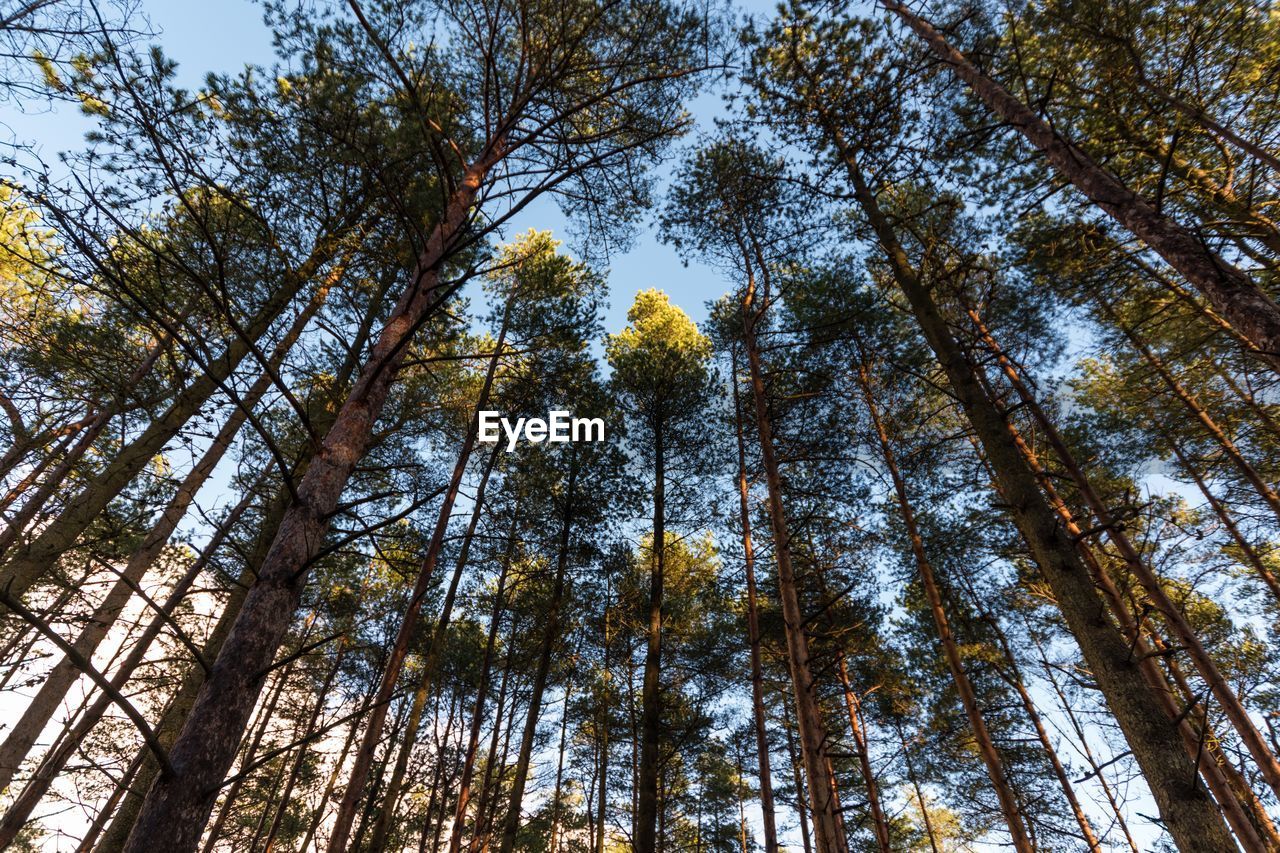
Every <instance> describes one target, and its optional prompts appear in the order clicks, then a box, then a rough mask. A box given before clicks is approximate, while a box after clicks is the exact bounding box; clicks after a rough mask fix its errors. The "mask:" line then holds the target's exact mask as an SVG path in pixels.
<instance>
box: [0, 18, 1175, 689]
mask: <svg viewBox="0 0 1280 853" xmlns="http://www.w3.org/2000/svg"><path fill="white" fill-rule="evenodd" d="M140 3H141V10H142V12H143V14H145V15H146V17H147V18H149V20H150V23H151V29H152V30H153V31H154V32H155V34H156V35H155V38H154V39H153V40H154V41H155V42H156V43H157V44H160V45H162V46H163V48H164V51H165V53H166V54H167V55H168V57H169V58H170V59H172V60H174V61H176V62H177V63H178V82H179V84H180V85H182V86H184V87H187V88H197V87H199V86H200V85H201V84H202V82H203V80H204V78H205V76H206V74H208V73H209V72H218V73H230V72H235V71H238V70H239V69H241V68H242V67H243V66H244V65H246V64H255V65H263V66H270V65H271V64H273V62H274V60H275V57H274V54H273V51H272V46H271V39H270V33H269V31H268V30H267V28H266V26H265V25H264V24H263V21H262V14H261V8H260V6H258V5H257V4H255V3H253V2H251V1H250V0H140ZM773 5H774V0H749V2H745V3H738V4H737V10H738V12H739V13H744V14H755V15H764V14H768V13H769V12H770V11H771V10H772V8H773ZM690 109H691V110H692V111H693V112H694V114H695V116H696V118H697V119H698V122H699V126H698V129H697V130H695V131H694V132H693V133H691V134H690V136H689V137H688V138H686V140H684V141H683V142H682V143H680V144H679V145H678V146H677V148H676V149H675V151H674V152H673V154H675V155H676V156H677V157H678V155H679V152H680V150H681V149H682V148H684V149H687V147H688V146H689V145H690V144H692V143H693V142H695V141H696V140H697V139H698V137H699V134H700V133H705V132H707V131H709V130H710V128H711V126H712V122H713V120H714V119H715V118H716V117H718V116H723V115H724V114H725V109H724V106H723V104H722V102H721V98H720V95H719V93H715V92H711V93H707V94H704V95H703V96H702V97H701V98H699V99H698V100H697V101H696V102H694V103H693V104H691V105H690ZM0 126H4V127H7V129H8V131H9V133H10V134H11V135H13V136H14V137H16V138H17V139H19V140H23V141H34V142H36V143H37V145H38V147H39V149H40V153H41V154H42V155H43V157H44V158H45V159H46V161H54V160H55V159H56V155H57V153H58V152H59V151H65V150H74V149H78V148H80V147H82V145H83V134H84V133H85V132H86V131H87V130H88V129H90V127H91V123H90V121H89V120H88V119H87V118H86V117H84V116H83V115H81V114H80V113H79V111H78V109H76V108H75V107H72V106H70V105H67V104H58V105H53V106H50V107H49V108H48V109H39V108H38V107H35V108H32V109H30V110H29V111H27V112H24V113H17V112H16V111H15V110H14V109H13V107H12V104H3V103H0ZM673 165H674V162H672V163H668V164H666V165H665V166H664V167H663V168H662V169H661V170H660V173H661V174H669V173H670V170H671V168H672V166H673ZM662 192H663V187H662V185H661V182H660V183H659V186H658V193H657V197H658V198H659V200H660V199H661V197H662ZM653 219H654V214H653V212H648V213H646V214H645V215H644V217H643V220H642V225H641V227H640V229H639V232H638V234H637V235H636V240H635V243H634V245H633V247H632V248H631V249H630V250H629V251H628V252H626V253H624V254H620V255H617V256H615V257H614V258H613V259H612V260H611V262H610V264H609V266H608V269H607V270H602V271H604V272H607V277H608V282H609V287H610V295H609V308H608V310H607V312H606V314H605V318H604V319H605V328H606V330H607V331H609V332H616V331H618V330H620V329H621V328H622V327H623V326H624V325H625V323H626V311H627V308H628V307H629V306H630V304H631V301H632V298H633V297H634V295H635V293H636V291H638V290H641V289H644V288H650V287H657V288H660V289H662V290H664V291H666V292H667V294H668V295H669V296H670V297H671V299H672V301H673V302H674V303H675V304H677V305H679V306H681V307H682V308H683V309H684V310H685V311H686V312H688V313H689V314H690V316H692V317H693V318H694V319H695V320H699V321H700V320H702V319H703V318H705V316H706V307H705V306H706V303H707V302H708V301H710V300H714V299H716V298H718V297H719V296H720V295H722V294H723V293H724V292H725V291H726V290H728V289H729V287H730V282H728V281H726V280H725V279H724V278H723V277H722V276H721V275H720V273H718V272H717V271H715V270H712V269H710V268H708V267H706V266H703V265H699V264H690V265H688V266H686V265H685V264H684V263H683V262H682V261H681V259H680V258H679V256H678V255H677V253H676V252H675V250H674V249H673V248H671V247H670V246H666V245H664V244H662V243H661V242H659V240H658V239H657V233H656V229H655V227H654V225H653ZM566 225H567V223H566V222H565V219H564V217H563V216H562V215H561V214H560V212H559V211H558V210H557V209H556V206H555V203H554V201H553V200H550V199H542V200H540V201H538V202H536V203H535V204H533V205H531V206H530V207H529V208H528V209H527V210H526V211H524V212H523V213H522V214H520V215H519V216H518V217H516V218H515V220H514V221H513V222H512V223H510V225H509V226H508V227H507V229H506V232H505V234H504V238H505V239H510V238H511V237H512V236H514V235H516V234H518V233H520V232H523V231H525V230H527V229H528V228H531V227H532V228H538V229H550V230H552V231H553V233H555V234H556V235H557V236H558V237H561V238H566V237H567V236H568V235H567V234H566V231H567V228H566ZM570 249H571V247H570ZM478 307H479V306H477V308H478ZM476 313H483V312H481V311H477V312H476ZM1177 485H1178V484H1172V483H1171V484H1170V485H1169V486H1168V487H1167V488H1175V489H1176V486H1177ZM1157 490H1158V491H1162V490H1166V489H1159V488H1157ZM2 710H3V709H2V708H0V711H2Z"/></svg>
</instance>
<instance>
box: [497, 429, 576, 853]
mask: <svg viewBox="0 0 1280 853" xmlns="http://www.w3.org/2000/svg"><path fill="white" fill-rule="evenodd" d="M569 448H570V450H569V482H568V485H567V486H566V488H565V499H564V513H563V516H562V521H561V526H560V544H559V549H558V554H557V556H556V574H555V579H554V580H553V581H552V586H551V601H550V603H549V605H548V608H547V614H546V617H545V618H546V628H545V629H544V630H543V632H542V645H541V648H540V649H539V652H538V668H537V671H535V672H534V675H533V688H532V690H531V692H530V697H529V708H528V711H527V713H526V715H525V721H524V734H523V735H522V736H521V739H520V755H519V757H518V758H517V759H516V775H515V778H514V779H512V780H511V796H510V807H509V808H508V809H507V819H506V822H505V823H504V825H503V828H502V841H501V844H500V846H499V848H498V850H499V853H511V851H512V850H513V849H514V848H515V843H516V834H517V833H518V832H519V831H520V817H521V812H522V809H521V805H522V803H523V802H524V786H525V782H526V781H527V780H528V778H529V763H530V762H531V761H532V760H533V740H534V737H535V736H536V735H537V732H538V718H539V717H541V716H542V694H543V691H545V690H546V687H547V676H548V675H549V674H550V672H551V657H552V652H553V651H555V645H556V641H557V640H559V639H560V609H561V606H562V603H563V600H564V589H565V577H566V574H567V573H568V569H569V540H570V534H571V533H572V530H573V510H574V504H575V503H576V501H577V496H576V495H575V493H574V489H575V486H576V485H577V482H578V453H577V445H574V444H570V445H569Z"/></svg>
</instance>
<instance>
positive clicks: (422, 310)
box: [125, 156, 495, 853]
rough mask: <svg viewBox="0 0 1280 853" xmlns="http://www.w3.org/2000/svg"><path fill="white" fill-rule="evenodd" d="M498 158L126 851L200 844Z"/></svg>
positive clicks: (230, 645) (445, 231)
mask: <svg viewBox="0 0 1280 853" xmlns="http://www.w3.org/2000/svg"><path fill="white" fill-rule="evenodd" d="M493 159H495V158H493V157H492V156H490V158H489V159H486V160H482V161H480V162H479V163H477V164H475V165H473V166H471V167H469V168H468V169H467V171H466V173H465V174H464V175H463V177H462V180H461V181H460V183H459V188H458V190H457V192H455V194H454V197H453V198H451V199H450V201H449V207H448V210H447V211H446V213H445V217H444V220H443V221H442V222H440V223H439V224H437V226H436V227H435V229H434V230H433V231H432V234H431V237H430V239H429V240H428V241H427V247H426V249H425V250H424V252H423V254H422V257H421V258H420V259H419V261H418V265H417V268H416V271H415V273H414V276H413V282H412V284H411V286H410V287H409V288H408V289H407V290H406V291H405V292H404V294H403V295H402V296H401V298H400V300H399V302H398V304H397V305H396V308H395V310H394V311H393V312H392V314H391V317H390V319H389V320H388V322H387V325H386V326H385V327H384V328H383V329H382V332H381V333H380V334H379V336H378V340H377V343H376V344H375V345H374V347H373V352H372V354H371V355H370V358H369V360H368V362H367V363H366V365H365V367H364V370H363V371H362V372H361V376H360V378H359V380H357V382H356V384H355V387H353V388H352V390H351V393H350V395H349V396H348V398H347V400H346V402H345V403H343V405H342V407H341V409H340V410H339V412H338V414H337V417H336V418H335V420H334V423H333V426H332V428H330V429H329V431H328V433H327V435H326V436H325V438H324V441H323V443H322V445H321V448H320V452H319V453H318V455H317V456H316V459H315V460H314V461H313V462H312V464H311V465H310V467H309V468H308V469H307V473H306V476H305V477H303V479H302V483H301V484H300V485H299V487H298V490H297V498H296V501H295V503H294V504H293V505H292V506H291V507H290V508H289V510H288V511H287V512H286V514H285V518H284V520H283V521H282V522H281V525H280V530H279V532H278V533H277V535H276V538H275V541H274V542H273V543H272V546H271V550H270V551H269V552H268V554H267V557H266V559H265V560H264V561H263V563H262V566H261V569H260V570H259V572H258V577H257V580H256V582H255V583H254V585H253V587H252V588H251V589H250V590H249V593H248V595H247V597H246V599H245V603H244V606H243V607H242V608H241V609H240V613H239V615H238V617H237V619H236V623H235V625H234V627H233V628H232V630H231V633H230V636H229V637H228V638H227V642H226V643H225V644H224V645H223V647H222V651H221V653H220V654H219V655H218V659H217V660H216V661H215V662H214V664H213V667H212V669H211V670H210V673H209V678H208V679H207V680H206V681H205V683H204V686H203V687H202V688H201V691H200V695H199V697H198V699H197V700H196V703H195V706H194V708H193V709H192V711H191V714H190V716H189V717H188V718H187V722H186V725H185V726H184V727H183V730H182V732H181V734H179V736H178V739H177V741H175V743H174V745H173V748H172V749H171V750H170V754H169V760H170V764H171V765H172V767H173V770H174V772H173V773H171V774H162V775H160V776H157V777H156V781H155V783H154V784H153V785H152V787H151V790H150V791H148V793H147V797H146V801H145V803H144V805H143V808H142V811H141V813H140V814H139V815H138V821H137V823H136V824H135V825H134V828H133V832H132V833H131V834H130V837H129V842H128V843H127V844H126V845H125V850H126V851H128V853H146V851H149V850H155V849H157V848H163V849H165V850H168V851H171V853H188V851H192V850H194V848H195V845H196V844H197V843H198V841H199V836H200V829H201V827H202V826H203V824H204V822H205V821H206V820H207V819H208V815H209V811H210V809H212V807H213V801H214V798H215V797H216V796H217V791H218V786H219V785H220V784H221V780H222V778H223V777H224V776H225V774H226V771H227V768H228V767H229V766H230V764H231V762H232V761H233V760H234V758H235V752H236V746H237V744H238V743H239V741H240V737H241V735H242V733H243V731H244V725H245V722H246V721H247V720H248V718H249V714H250V713H251V712H252V710H253V705H254V703H255V702H256V701H257V697H258V693H259V692H260V690H261V689H262V681H263V678H264V676H265V675H266V673H267V672H268V671H269V669H270V666H271V661H272V659H273V658H274V657H275V653H276V650H277V649H278V648H279V646H280V641H281V640H282V639H283V637H284V633H285V631H286V630H287V628H288V625H289V622H290V621H291V616H292V614H293V612H294V610H296V609H297V605H298V602H299V600H300V599H301V596H302V592H303V588H304V586H305V583H306V577H307V574H308V569H309V567H310V563H311V561H312V560H313V559H314V558H315V556H316V555H317V554H318V553H319V552H320V550H321V549H322V548H323V547H324V542H325V538H326V537H325V534H326V533H327V531H328V529H329V525H330V519H331V516H332V513H333V511H334V510H335V509H336V508H337V504H338V498H339V497H340V496H341V494H342V491H343V488H344V487H345V486H346V483H347V480H348V478H349V477H350V476H351V473H352V471H353V470H354V469H355V466H356V464H357V463H358V462H359V461H360V459H361V458H362V457H363V456H364V452H365V450H366V448H367V446H368V442H369V439H370V436H371V433H372V430H373V425H374V422H375V421H376V420H377V417H378V415H379V413H380V412H381V410H382V407H383V404H384V403H385V402H386V399H387V396H388V394H389V392H390V390H391V383H392V380H393V378H394V374H395V368H396V366H397V365H398V364H399V363H400V360H401V359H402V357H403V354H404V345H405V344H406V343H407V342H408V340H409V338H410V337H411V336H412V334H413V333H414V331H415V330H416V329H417V327H418V325H419V324H420V323H421V322H422V321H423V320H424V318H425V317H426V316H427V315H428V314H429V313H430V312H431V311H432V310H434V309H435V308H437V307H438V303H439V302H441V301H442V300H443V298H444V293H437V288H438V287H439V286H440V279H439V270H440V266H441V264H443V263H444V261H445V260H446V259H447V258H448V257H449V252H450V251H451V249H452V247H453V245H454V244H455V242H456V241H457V240H458V239H459V238H460V236H461V234H462V233H463V231H464V229H465V227H466V224H467V222H468V221H469V219H470V215H471V207H472V203H473V202H474V200H475V198H476V195H477V193H478V191H479V188H480V184H481V181H482V180H483V178H484V176H485V174H486V173H487V172H488V170H489V168H490V166H491V165H492V162H491V161H492V160H493Z"/></svg>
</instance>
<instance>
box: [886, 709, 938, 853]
mask: <svg viewBox="0 0 1280 853" xmlns="http://www.w3.org/2000/svg"><path fill="white" fill-rule="evenodd" d="M893 724H894V726H895V727H896V728H897V730H898V740H899V741H901V742H902V761H903V763H904V764H905V765H906V767H907V781H908V782H910V783H911V789H912V790H913V791H914V792H915V795H916V802H917V803H919V804H920V817H921V819H922V820H923V821H924V831H925V835H926V836H928V838H929V850H930V851H931V853H941V851H940V850H939V849H938V839H937V836H936V835H935V834H934V831H933V820H932V819H931V818H930V817H929V806H928V804H927V803H926V802H925V801H924V791H922V790H921V789H920V780H919V779H918V778H917V777H916V770H915V766H914V765H912V763H911V746H910V744H909V743H908V742H907V734H906V732H904V731H903V729H902V721H901V720H899V719H897V718H895V719H894V721H893Z"/></svg>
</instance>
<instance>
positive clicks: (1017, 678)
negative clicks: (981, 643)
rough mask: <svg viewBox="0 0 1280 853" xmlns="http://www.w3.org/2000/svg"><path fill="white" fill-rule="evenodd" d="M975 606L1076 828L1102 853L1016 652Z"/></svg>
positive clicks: (999, 669)
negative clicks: (995, 647) (1069, 809)
mask: <svg viewBox="0 0 1280 853" xmlns="http://www.w3.org/2000/svg"><path fill="white" fill-rule="evenodd" d="M974 603H975V605H977V606H978V607H979V612H980V613H981V614H982V618H983V620H984V621H985V622H986V623H987V625H988V626H989V627H990V628H991V631H992V633H994V634H995V637H996V642H997V643H998V644H999V646H1000V651H1001V652H1002V653H1003V655H1004V660H1005V664H1006V665H1007V667H1008V669H1007V670H1005V669H1003V668H1002V667H999V666H997V667H996V670H997V672H999V673H1000V674H1001V675H1002V676H1003V677H1004V681H1005V683H1006V684H1008V685H1009V686H1010V687H1012V688H1013V689H1014V692H1016V693H1017V694H1018V698H1019V699H1020V700H1022V708H1023V710H1024V711H1026V712H1027V719H1029V720H1030V721H1031V726H1032V728H1034V729H1035V732H1036V737H1037V738H1038V739H1039V741H1040V746H1041V748H1042V749H1043V750H1044V754H1045V756H1046V757H1047V758H1048V759H1049V765H1050V766H1051V767H1052V768H1053V775H1054V777H1056V778H1057V780H1058V786H1059V787H1060V788H1062V795H1063V797H1065V798H1066V800H1067V805H1068V806H1070V808H1071V814H1072V815H1073V816H1074V817H1075V819H1076V824H1077V825H1079V827H1080V833H1081V835H1082V837H1083V838H1084V842H1085V844H1086V845H1087V846H1088V848H1089V849H1090V850H1092V851H1101V850H1102V847H1101V845H1100V842H1099V841H1098V836H1097V833H1095V832H1094V830H1093V825H1092V824H1091V823H1089V818H1088V816H1087V815H1085V813H1084V809H1083V808H1082V807H1081V805H1080V798H1079V797H1077V796H1076V789H1075V787H1074V786H1073V785H1072V784H1071V779H1070V778H1069V777H1068V776H1067V770H1066V768H1065V767H1063V766H1062V760H1061V759H1060V758H1059V757H1058V750H1057V749H1056V748H1055V747H1054V745H1053V741H1051V740H1050V739H1049V732H1048V731H1047V730H1046V729H1045V727H1044V721H1043V720H1042V719H1041V718H1040V712H1039V711H1038V710H1036V703H1035V701H1034V700H1033V699H1032V698H1031V694H1030V693H1029V692H1028V691H1027V685H1026V682H1024V681H1023V679H1022V669H1021V667H1019V666H1018V660H1017V658H1015V657H1014V656H1013V649H1011V648H1010V647H1009V640H1008V638H1007V637H1006V636H1005V633H1004V630H1003V629H1002V628H1001V627H1000V623H999V622H998V621H997V620H996V618H995V617H994V616H992V615H991V614H990V613H988V612H986V610H985V609H984V608H982V607H981V599H978V600H976V601H975V602H974Z"/></svg>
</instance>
